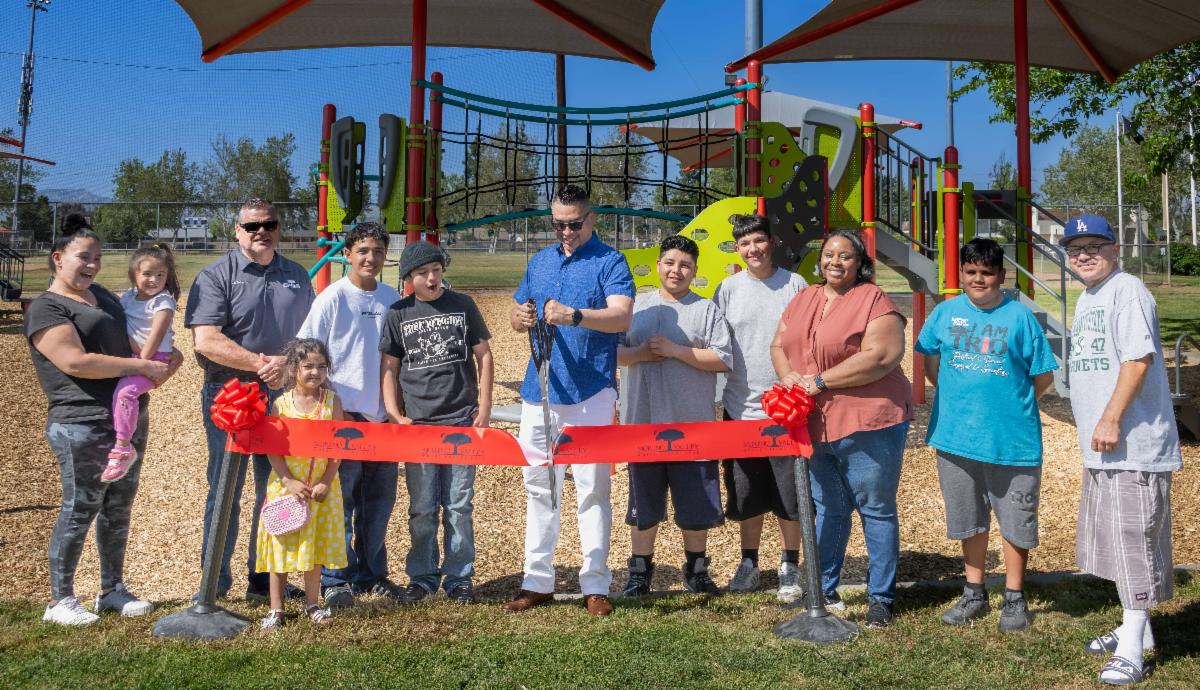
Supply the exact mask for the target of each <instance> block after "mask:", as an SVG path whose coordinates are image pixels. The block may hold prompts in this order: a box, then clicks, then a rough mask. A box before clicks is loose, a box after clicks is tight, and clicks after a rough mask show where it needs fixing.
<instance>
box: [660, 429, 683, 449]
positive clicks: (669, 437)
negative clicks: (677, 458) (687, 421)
mask: <svg viewBox="0 0 1200 690" xmlns="http://www.w3.org/2000/svg"><path fill="white" fill-rule="evenodd" d="M685 437H686V434H684V433H683V432H682V431H680V430H679V429H663V430H662V431H660V432H658V433H657V434H655V435H654V440H655V441H664V442H665V443H666V444H667V448H666V451H667V452H668V453H677V452H679V450H677V449H676V448H674V447H673V444H674V443H675V442H676V441H682V440H683V439H684V438H685Z"/></svg>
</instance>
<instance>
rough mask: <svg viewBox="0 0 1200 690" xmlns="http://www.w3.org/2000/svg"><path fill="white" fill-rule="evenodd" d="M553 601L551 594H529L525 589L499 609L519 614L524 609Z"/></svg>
mask: <svg viewBox="0 0 1200 690" xmlns="http://www.w3.org/2000/svg"><path fill="white" fill-rule="evenodd" d="M553 600H554V595H553V594H543V593H541V592H530V591H529V590H527V589H523V590H521V592H520V593H519V594H517V598H516V599H513V600H512V601H510V602H508V603H507V604H505V605H504V606H502V607H501V608H502V609H504V610H505V611H507V612H509V613H520V612H521V611H524V610H526V609H531V608H533V607H534V606H541V605H542V604H548V603H550V602H551V601H553Z"/></svg>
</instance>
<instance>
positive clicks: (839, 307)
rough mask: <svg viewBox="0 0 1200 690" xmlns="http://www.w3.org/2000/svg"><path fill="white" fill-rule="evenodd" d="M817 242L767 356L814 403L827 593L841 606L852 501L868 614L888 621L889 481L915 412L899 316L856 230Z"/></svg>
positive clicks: (892, 487)
mask: <svg viewBox="0 0 1200 690" xmlns="http://www.w3.org/2000/svg"><path fill="white" fill-rule="evenodd" d="M820 251H821V253H820V259H819V261H818V268H819V270H820V274H821V278H822V280H821V282H820V283H819V284H816V285H811V286H809V287H808V288H806V289H805V290H803V291H802V292H800V293H799V294H798V295H796V296H795V297H794V298H793V299H792V302H791V304H789V305H788V308H787V309H786V310H785V311H784V313H783V318H782V319H781V321H780V323H779V331H778V332H777V333H776V334H775V340H774V341H773V342H772V343H771V361H772V363H773V364H774V366H775V373H776V374H777V375H778V376H779V378H780V380H781V382H782V383H783V385H785V386H792V385H797V384H798V385H800V386H803V387H804V389H805V390H806V391H807V392H808V394H809V395H811V396H812V397H813V400H814V403H815V405H814V407H813V411H812V413H811V414H809V417H808V430H809V434H810V435H811V436H812V440H813V457H812V461H811V462H810V463H809V476H810V478H811V480H812V493H813V502H814V503H815V505H816V518H817V546H818V549H819V550H820V553H821V587H822V589H823V590H824V593H825V599H826V602H827V604H828V605H829V606H831V607H833V608H837V609H841V608H844V604H842V603H841V599H840V598H839V596H838V594H837V591H836V590H837V586H838V582H839V580H840V579H841V571H842V563H843V562H844V560H845V556H846V543H847V542H848V541H849V539H850V526H851V517H852V513H853V512H854V511H855V510H857V511H858V514H859V518H860V519H861V520H862V525H863V536H864V537H865V539H866V544H867V556H868V568H867V595H868V598H869V606H868V609H867V620H866V623H867V627H872V628H885V627H887V626H888V625H889V624H890V623H891V620H892V607H893V602H894V601H895V598H896V562H897V560H898V559H899V557H900V526H899V521H898V520H897V516H896V490H897V488H898V487H899V485H900V465H901V462H902V461H903V459H904V442H905V438H906V436H907V435H908V423H909V420H910V419H912V386H911V385H910V384H909V381H908V379H907V378H906V377H905V376H904V372H903V371H902V370H901V369H900V360H901V359H902V358H903V356H904V324H905V318H904V317H903V316H902V315H901V314H900V312H899V311H898V310H897V309H896V305H895V304H893V303H892V300H891V299H889V298H888V296H887V294H886V293H885V292H884V291H883V290H880V289H879V287H878V286H877V285H875V284H874V283H872V282H871V279H872V277H873V276H874V273H875V270H874V269H875V262H874V260H873V259H872V258H871V257H870V256H869V255H868V254H867V250H866V247H865V246H864V245H863V242H862V239H861V238H859V236H858V234H857V233H856V232H853V231H849V230H836V231H834V232H832V233H830V234H829V236H828V237H826V238H825V242H824V243H823V244H822V245H821V250H820Z"/></svg>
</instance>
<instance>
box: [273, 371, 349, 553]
mask: <svg viewBox="0 0 1200 690" xmlns="http://www.w3.org/2000/svg"><path fill="white" fill-rule="evenodd" d="M333 400H334V394H333V391H330V390H325V391H322V392H321V402H320V403H319V404H318V405H317V406H316V407H315V408H314V409H313V411H312V412H309V413H308V414H303V413H301V412H300V411H299V410H297V409H296V406H295V403H294V402H293V400H292V393H291V391H289V392H287V393H285V394H284V395H282V396H280V398H279V416H280V417H292V418H296V419H332V418H333ZM286 460H287V466H288V471H290V472H291V473H292V476H293V477H295V478H296V479H299V480H300V481H304V479H305V478H306V477H308V468H309V463H310V462H311V463H312V479H311V480H310V483H312V482H316V481H317V480H319V479H320V478H321V476H322V475H323V474H325V468H326V467H327V466H328V464H329V460H328V459H326V458H300V457H296V456H294V455H289V456H287V458H286ZM286 495H287V489H286V488H284V485H283V479H282V478H281V477H280V476H279V475H278V474H277V473H276V472H275V470H271V476H270V477H269V478H268V480H267V498H266V500H267V501H268V502H269V501H272V500H274V499H276V498H280V497H281V496H286ZM308 510H309V518H308V523H307V524H305V525H304V527H302V528H301V529H299V530H296V531H295V532H292V533H291V534H285V535H283V536H282V537H277V536H275V535H273V534H271V533H270V532H268V531H267V528H266V526H265V525H263V523H262V522H261V521H260V522H259V523H258V563H257V565H256V569H257V570H258V572H260V573H304V572H308V571H310V570H312V569H313V568H315V567H317V566H322V565H323V566H325V567H327V568H345V567H346V529H345V526H344V518H343V515H342V483H341V481H339V479H338V476H337V473H334V475H333V481H332V483H331V484H330V487H329V495H328V496H327V497H326V498H325V501H324V502H317V501H309V503H308Z"/></svg>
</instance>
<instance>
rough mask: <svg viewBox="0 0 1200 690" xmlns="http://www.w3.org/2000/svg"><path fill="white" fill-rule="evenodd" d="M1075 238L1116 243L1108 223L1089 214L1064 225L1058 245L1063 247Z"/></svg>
mask: <svg viewBox="0 0 1200 690" xmlns="http://www.w3.org/2000/svg"><path fill="white" fill-rule="evenodd" d="M1077 237H1099V238H1101V239H1105V240H1108V241H1109V242H1116V241H1117V236H1116V235H1114V234H1113V231H1112V228H1111V227H1109V225H1108V221H1107V220H1104V219H1103V218H1101V217H1100V216H1096V215H1092V214H1091V213H1084V214H1082V215H1078V216H1075V217H1074V218H1072V219H1070V220H1068V221H1067V222H1066V223H1064V224H1063V236H1062V238H1060V239H1059V240H1058V243H1059V244H1060V245H1062V246H1064V247H1065V246H1067V243H1068V242H1070V241H1071V240H1073V239H1075V238H1077Z"/></svg>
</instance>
